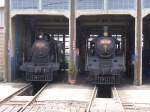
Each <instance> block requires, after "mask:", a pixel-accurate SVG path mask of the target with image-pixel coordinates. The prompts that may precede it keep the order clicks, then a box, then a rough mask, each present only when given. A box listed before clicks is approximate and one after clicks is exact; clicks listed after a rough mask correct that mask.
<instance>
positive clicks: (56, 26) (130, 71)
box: [5, 0, 150, 85]
mask: <svg viewBox="0 0 150 112" xmlns="http://www.w3.org/2000/svg"><path fill="white" fill-rule="evenodd" d="M75 1H76V3H75V5H76V10H75V12H76V14H75V17H74V18H71V17H70V12H71V11H70V2H69V0H57V1H54V0H21V1H20V0H8V1H7V2H6V3H7V5H6V12H7V13H6V21H7V22H6V26H8V27H6V40H5V44H9V47H8V49H7V48H6V49H5V50H8V53H5V56H6V58H7V59H5V75H6V80H7V81H13V80H15V79H16V78H17V77H18V75H17V74H19V73H18V67H19V65H20V63H23V61H24V60H26V59H28V55H29V54H30V50H31V49H30V48H31V45H32V41H33V40H34V37H35V36H36V34H37V33H38V32H39V31H43V32H45V33H48V34H49V35H51V36H52V37H53V38H55V39H56V40H58V41H61V42H62V43H63V45H64V46H63V49H64V51H63V52H64V60H65V61H66V60H67V62H69V61H71V60H69V59H71V58H70V57H71V56H70V55H69V53H70V52H69V51H70V40H71V39H70V38H71V37H69V35H72V33H74V36H75V40H74V41H75V42H74V43H76V45H75V46H76V48H79V51H80V53H79V54H80V65H81V66H80V70H81V71H86V66H85V65H86V63H87V55H88V52H87V49H88V47H89V42H90V40H91V39H92V38H95V37H96V36H97V35H102V34H103V27H104V26H108V28H109V31H108V33H109V35H112V36H115V37H117V38H123V39H124V42H125V43H126V44H125V48H124V54H125V56H126V57H125V58H126V67H127V72H126V74H127V75H128V76H129V77H130V79H131V80H132V82H133V83H134V84H136V85H142V76H144V73H145V74H146V75H147V74H148V73H149V72H148V71H147V70H148V69H149V68H148V67H149V66H148V63H147V66H146V67H147V68H146V67H144V65H143V67H144V68H146V69H147V70H146V71H144V70H143V69H144V68H143V69H142V64H144V62H145V61H144V62H142V56H145V55H146V56H147V58H144V59H146V61H148V60H149V56H150V55H149V53H148V50H149V47H150V46H149V45H150V44H149V31H148V28H149V13H150V10H149V8H150V4H149V2H148V1H147V0H142V6H139V4H138V2H136V1H135V0H118V1H115V0H92V1H91V0H75ZM141 7H142V8H141ZM140 8H141V9H140ZM139 9H140V11H139ZM140 12H141V13H140ZM72 19H74V21H73V22H74V25H72V24H71V22H72ZM72 28H73V29H74V31H73V32H71V31H70V30H71V29H72ZM142 34H143V35H142ZM142 70H143V72H144V73H143V72H142ZM142 74H143V75H142ZM144 77H145V76H144Z"/></svg>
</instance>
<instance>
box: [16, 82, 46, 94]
mask: <svg viewBox="0 0 150 112" xmlns="http://www.w3.org/2000/svg"><path fill="white" fill-rule="evenodd" d="M44 84H45V83H41V82H34V83H32V86H31V87H30V88H28V89H26V90H25V91H23V92H22V93H20V94H19V95H18V96H34V95H35V94H36V93H37V92H38V91H39V90H40V89H41V88H42V87H43V86H44Z"/></svg>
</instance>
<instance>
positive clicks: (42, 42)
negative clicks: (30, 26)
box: [20, 35, 62, 81]
mask: <svg viewBox="0 0 150 112" xmlns="http://www.w3.org/2000/svg"><path fill="white" fill-rule="evenodd" d="M61 63H62V46H61V43H59V42H57V41H55V40H54V39H53V38H51V37H50V36H48V35H40V36H39V38H38V39H36V40H35V42H34V43H33V45H32V55H31V59H30V60H29V61H28V62H25V63H23V64H22V65H21V66H20V70H21V71H24V72H25V75H26V80H27V81H52V80H53V76H54V72H55V71H57V70H59V69H60V65H61Z"/></svg>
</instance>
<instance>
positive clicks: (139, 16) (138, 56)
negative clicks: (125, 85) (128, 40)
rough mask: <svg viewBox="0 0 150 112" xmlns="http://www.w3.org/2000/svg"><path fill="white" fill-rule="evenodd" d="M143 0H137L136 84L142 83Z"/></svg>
mask: <svg viewBox="0 0 150 112" xmlns="http://www.w3.org/2000/svg"><path fill="white" fill-rule="evenodd" d="M141 4H142V3H141V0H137V9H136V11H137V16H136V19H135V65H134V84H135V85H137V86H140V85H142V10H141Z"/></svg>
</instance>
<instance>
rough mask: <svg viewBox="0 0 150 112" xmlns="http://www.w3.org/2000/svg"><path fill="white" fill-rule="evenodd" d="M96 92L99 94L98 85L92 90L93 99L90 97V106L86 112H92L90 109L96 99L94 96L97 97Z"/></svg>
mask: <svg viewBox="0 0 150 112" xmlns="http://www.w3.org/2000/svg"><path fill="white" fill-rule="evenodd" d="M96 94H97V87H96V86H95V87H94V90H93V92H92V97H91V99H90V102H89V105H88V107H87V109H86V112H90V109H91V106H92V103H93V100H94V98H95V97H96Z"/></svg>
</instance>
